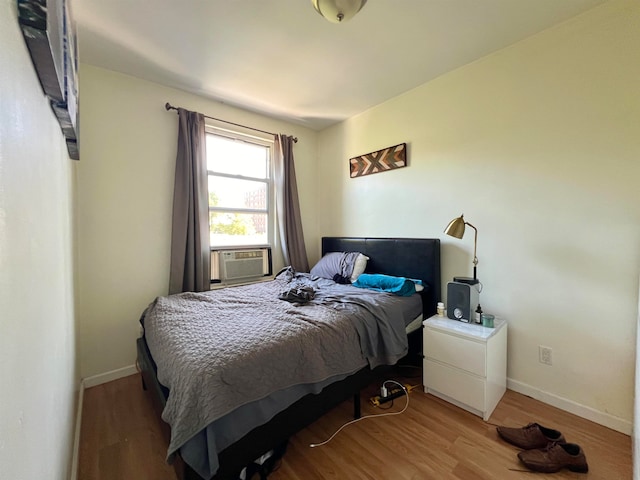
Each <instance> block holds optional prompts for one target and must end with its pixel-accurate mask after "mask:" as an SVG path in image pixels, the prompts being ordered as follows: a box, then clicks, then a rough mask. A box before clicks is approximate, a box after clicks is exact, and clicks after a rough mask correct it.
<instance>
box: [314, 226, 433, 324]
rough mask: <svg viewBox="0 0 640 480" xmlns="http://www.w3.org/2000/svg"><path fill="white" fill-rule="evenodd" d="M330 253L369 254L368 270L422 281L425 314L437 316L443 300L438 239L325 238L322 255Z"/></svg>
mask: <svg viewBox="0 0 640 480" xmlns="http://www.w3.org/2000/svg"><path fill="white" fill-rule="evenodd" d="M328 252H360V253H362V254H364V255H366V256H367V257H369V262H368V263H367V270H366V272H368V273H385V274H387V275H394V276H398V277H408V278H416V279H420V280H422V282H423V283H424V285H425V290H424V292H423V293H422V303H423V311H424V317H425V318H428V317H430V316H432V315H435V313H436V307H437V304H438V302H439V301H440V299H441V296H440V288H441V282H440V239H439V238H359V237H322V255H324V254H325V253H328Z"/></svg>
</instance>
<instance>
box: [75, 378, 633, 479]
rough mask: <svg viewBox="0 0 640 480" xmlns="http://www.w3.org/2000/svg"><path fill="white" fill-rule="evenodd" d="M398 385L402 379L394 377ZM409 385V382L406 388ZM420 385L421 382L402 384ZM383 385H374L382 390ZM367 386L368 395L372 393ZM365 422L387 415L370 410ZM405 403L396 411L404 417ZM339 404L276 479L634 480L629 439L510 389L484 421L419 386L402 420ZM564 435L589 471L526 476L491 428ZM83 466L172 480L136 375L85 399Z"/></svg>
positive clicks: (297, 445)
mask: <svg viewBox="0 0 640 480" xmlns="http://www.w3.org/2000/svg"><path fill="white" fill-rule="evenodd" d="M394 378H396V379H397V378H398V377H394ZM412 381H413V382H412ZM404 382H406V383H411V384H413V383H420V381H419V379H416V378H413V379H408V380H406V379H405V380H403V383H404ZM378 387H379V386H378ZM375 388H376V387H374V386H372V389H371V392H367V393H370V394H371V395H375V393H376V392H375ZM364 403H365V402H364V398H363V415H368V414H379V413H383V412H382V411H381V410H380V409H379V408H375V407H373V406H372V405H369V404H368V402H366V405H364ZM404 404H405V400H404V398H400V399H397V400H396V401H395V404H394V406H393V409H391V410H388V411H398V410H401V409H402V407H403V406H404ZM351 414H352V406H351V402H345V403H344V404H342V405H341V406H339V407H337V408H336V409H334V410H332V411H331V412H330V413H328V414H327V415H325V416H324V417H323V418H321V419H320V420H318V421H317V422H315V423H314V424H312V425H311V426H309V427H308V428H306V429H304V430H303V431H301V432H299V433H298V434H297V435H295V436H294V437H293V438H292V439H291V442H290V444H289V448H288V450H287V453H286V454H285V456H284V459H283V461H282V463H281V465H280V468H279V469H278V470H277V471H276V472H274V473H273V474H272V475H271V476H270V477H269V478H270V479H273V480H285V479H286V480H327V479H334V480H360V479H367V480H387V479H388V480H404V479H406V480H409V479H412V480H431V479H433V480H446V479H452V480H453V479H455V480H480V479H486V480H495V479H508V480H511V479H514V480H516V479H527V480H529V479H531V478H533V476H535V478H554V479H585V480H596V479H598V480H618V479H620V480H628V479H631V478H632V460H631V439H630V437H629V436H627V435H623V434H621V433H618V432H615V431H613V430H610V429H608V428H606V427H602V426H600V425H597V424H595V423H593V422H590V421H588V420H584V419H582V418H580V417H577V416H575V415H572V414H569V413H566V412H564V411H562V410H559V409H556V408H554V407H550V406H548V405H545V404H543V403H541V402H538V401H536V400H533V399H531V398H529V397H526V396H524V395H520V394H518V393H515V392H512V391H510V390H507V393H506V394H505V396H504V398H503V399H502V401H501V402H500V404H499V405H498V407H497V408H496V410H495V411H494V413H493V415H492V417H491V418H490V420H489V421H490V422H491V423H487V422H483V421H482V419H481V418H479V417H476V416H474V415H472V414H470V413H468V412H466V411H464V410H461V409H459V408H457V407H455V406H453V405H451V404H448V403H447V402H444V401H442V400H440V399H438V398H436V397H433V396H431V395H427V394H425V393H423V392H422V390H421V389H420V388H416V389H415V390H413V391H412V392H411V395H410V404H409V408H408V409H407V411H406V412H405V413H403V414H402V415H396V416H388V417H382V418H374V419H366V420H362V421H360V422H358V423H355V424H353V425H350V426H348V427H346V428H345V429H344V430H342V432H340V433H339V434H338V435H337V436H336V437H335V438H334V439H333V440H332V441H331V442H330V443H329V444H327V445H325V446H322V447H316V448H310V447H309V444H310V443H319V442H322V441H324V440H326V439H327V438H328V437H329V436H331V434H332V433H333V432H334V431H335V430H337V429H338V428H339V427H340V426H341V425H342V424H343V423H345V422H347V421H349V420H351V417H350V415H351ZM534 421H535V422H538V423H540V424H542V425H545V426H548V427H552V428H556V429H558V430H560V431H562V432H563V433H564V435H565V437H566V438H567V441H569V442H572V443H577V444H579V445H581V446H582V448H583V449H584V451H585V453H586V456H587V461H588V463H589V473H587V474H578V473H572V472H569V471H568V470H563V471H561V472H558V473H555V474H537V473H531V472H528V471H526V469H525V468H524V467H523V466H522V465H521V464H520V463H519V461H518V458H517V456H516V454H517V452H518V449H517V448H516V447H513V446H511V445H509V444H506V443H505V442H503V441H502V440H500V438H499V437H498V436H497V434H496V431H495V426H494V425H492V424H500V425H508V426H522V425H525V424H527V423H529V422H534ZM80 442H81V445H80V459H79V470H78V471H79V475H78V479H79V480H121V479H135V480H147V479H148V480H176V475H175V473H174V471H173V469H172V467H171V466H168V465H166V463H165V461H164V458H165V454H166V447H167V444H166V443H165V440H164V438H163V435H162V432H161V428H160V426H159V420H158V418H157V417H156V415H155V411H154V409H153V407H152V403H151V400H150V398H149V397H148V395H147V393H146V392H144V391H143V390H142V388H141V382H140V376H139V375H132V376H130V377H126V378H123V379H120V380H117V381H114V382H110V383H107V384H104V385H99V386H97V387H93V388H90V389H88V390H86V391H85V396H84V407H83V414H82V430H81V440H80Z"/></svg>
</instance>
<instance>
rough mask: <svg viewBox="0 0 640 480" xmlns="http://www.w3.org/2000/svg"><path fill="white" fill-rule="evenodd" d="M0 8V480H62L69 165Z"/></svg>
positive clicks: (8, 5) (67, 433)
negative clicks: (0, 46) (41, 479)
mask: <svg viewBox="0 0 640 480" xmlns="http://www.w3.org/2000/svg"><path fill="white" fill-rule="evenodd" d="M16 17H17V12H16V2H15V1H13V0H1V1H0V45H2V48H0V112H1V116H0V478H2V479H13V480H28V479H29V480H30V479H34V478H43V479H44V478H46V479H57V480H63V479H67V478H69V473H70V471H71V469H70V460H71V450H72V444H73V425H74V420H75V399H76V391H77V386H78V383H79V382H78V376H77V373H76V354H75V334H74V305H73V254H72V252H73V250H72V249H73V235H72V232H73V167H74V166H75V163H74V162H73V161H72V160H70V159H69V157H68V155H67V152H66V147H65V142H64V139H63V137H62V133H61V132H60V126H59V125H58V122H57V121H56V119H55V117H54V115H53V113H52V111H51V108H50V107H49V103H48V101H47V99H46V97H45V96H44V94H43V92H42V88H41V87H40V84H39V82H38V78H37V76H36V73H35V70H34V68H33V65H32V63H31V58H30V57H29V53H28V51H27V48H26V46H25V43H24V39H23V38H22V34H21V32H20V29H19V27H18V22H17V20H16Z"/></svg>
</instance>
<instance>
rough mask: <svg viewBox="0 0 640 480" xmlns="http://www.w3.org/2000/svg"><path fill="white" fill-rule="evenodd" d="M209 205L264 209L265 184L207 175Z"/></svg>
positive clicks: (265, 206)
mask: <svg viewBox="0 0 640 480" xmlns="http://www.w3.org/2000/svg"><path fill="white" fill-rule="evenodd" d="M209 206H210V207H221V208H231V209H236V208H254V209H262V210H266V208H267V184H266V183H264V182H254V181H252V180H237V179H235V178H226V177H216V176H215V175H209Z"/></svg>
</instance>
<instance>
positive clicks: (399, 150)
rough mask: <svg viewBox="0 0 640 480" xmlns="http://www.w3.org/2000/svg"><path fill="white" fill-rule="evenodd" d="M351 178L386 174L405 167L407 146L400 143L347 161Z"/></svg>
mask: <svg viewBox="0 0 640 480" xmlns="http://www.w3.org/2000/svg"><path fill="white" fill-rule="evenodd" d="M349 166H350V170H351V174H350V176H351V178H355V177H362V176H364V175H370V174H372V173H379V172H388V171H389V170H395V169H397V168H402V167H406V166H407V144H406V143H401V144H400V145H394V146H393V147H388V148H384V149H382V150H378V151H377V152H371V153H367V154H365V155H360V156H359V157H353V158H351V159H349Z"/></svg>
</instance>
